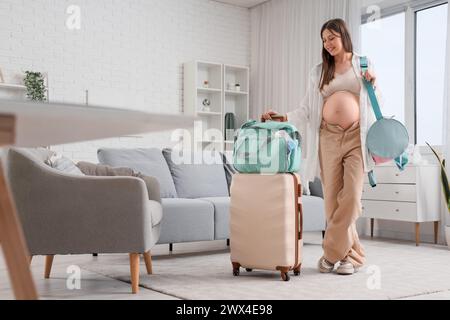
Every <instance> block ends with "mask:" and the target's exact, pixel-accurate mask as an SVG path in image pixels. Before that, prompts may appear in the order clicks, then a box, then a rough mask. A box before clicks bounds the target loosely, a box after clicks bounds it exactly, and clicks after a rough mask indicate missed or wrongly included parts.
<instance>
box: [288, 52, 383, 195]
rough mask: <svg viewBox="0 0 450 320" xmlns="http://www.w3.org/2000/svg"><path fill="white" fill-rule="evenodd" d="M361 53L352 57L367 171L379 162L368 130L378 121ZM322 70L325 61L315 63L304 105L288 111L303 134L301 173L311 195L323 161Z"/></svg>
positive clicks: (292, 120) (370, 64)
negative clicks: (368, 141)
mask: <svg viewBox="0 0 450 320" xmlns="http://www.w3.org/2000/svg"><path fill="white" fill-rule="evenodd" d="M360 57H361V56H360V55H358V54H356V53H354V54H353V58H352V65H353V69H354V70H355V72H356V75H357V77H358V79H359V81H360V83H361V92H360V127H361V150H363V152H362V156H363V161H364V172H369V171H370V170H372V169H373V167H374V166H375V162H374V161H373V159H372V157H370V156H369V152H368V149H367V148H366V136H367V131H368V130H369V128H370V127H371V126H372V124H373V123H374V122H375V121H376V117H375V114H374V112H373V109H372V105H371V103H370V99H369V96H368V94H367V90H366V88H365V86H364V84H363V79H362V76H361V66H360ZM368 63H369V70H371V71H373V65H372V62H371V61H370V60H369V59H368ZM321 73H322V63H320V64H318V65H317V66H315V67H314V68H313V69H312V70H311V72H310V81H309V87H308V90H307V93H306V95H305V97H304V98H303V100H302V102H301V104H300V107H299V108H298V109H296V110H294V111H292V112H288V114H287V117H288V121H289V122H290V123H292V124H293V125H295V126H296V127H297V129H298V130H299V132H300V135H301V137H302V143H301V148H302V163H301V166H300V172H299V173H300V176H301V178H302V184H303V186H304V188H305V191H306V193H307V194H308V195H310V194H311V193H310V190H309V182H311V181H314V179H315V177H319V178H320V165H319V133H320V125H321V122H322V107H323V97H322V94H321V93H320V91H319V81H320V76H321ZM376 95H377V97H378V102H379V103H380V107H381V102H382V101H380V96H381V95H380V94H379V89H378V88H377V93H376Z"/></svg>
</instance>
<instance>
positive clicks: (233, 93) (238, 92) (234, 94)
mask: <svg viewBox="0 0 450 320" xmlns="http://www.w3.org/2000/svg"><path fill="white" fill-rule="evenodd" d="M225 94H229V95H231V96H246V95H248V92H244V91H232V90H225Z"/></svg>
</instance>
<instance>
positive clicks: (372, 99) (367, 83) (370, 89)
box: [360, 57, 383, 120]
mask: <svg viewBox="0 0 450 320" xmlns="http://www.w3.org/2000/svg"><path fill="white" fill-rule="evenodd" d="M360 64H361V70H362V72H363V74H364V73H366V71H367V70H369V63H368V61H367V57H360ZM363 83H364V86H365V87H366V89H367V93H368V94H369V99H370V103H371V105H372V109H373V112H374V113H375V117H376V118H377V120H381V119H383V114H382V113H381V109H380V105H379V104H378V100H377V96H376V95H375V90H374V89H373V86H372V83H371V82H370V81H367V80H366V78H364V77H363Z"/></svg>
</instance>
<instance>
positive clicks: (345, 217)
mask: <svg viewBox="0 0 450 320" xmlns="http://www.w3.org/2000/svg"><path fill="white" fill-rule="evenodd" d="M319 161H320V169H321V174H320V176H321V179H322V186H323V193H324V201H325V212H326V219H327V228H326V232H325V238H324V240H323V245H322V246H323V250H324V257H325V259H326V260H328V261H329V262H331V263H336V262H338V261H340V260H343V259H344V258H347V259H348V260H349V261H350V262H351V263H352V264H353V265H354V266H355V267H361V266H362V265H363V264H364V260H365V254H364V248H363V247H362V245H361V243H360V242H359V237H358V233H357V231H356V220H357V219H358V217H359V216H360V215H361V211H362V208H361V196H362V189H363V183H364V164H363V158H362V150H361V138H360V126H359V121H357V122H355V123H353V124H352V126H351V127H349V128H348V129H346V130H344V129H343V128H341V127H340V126H339V125H332V124H329V123H327V122H325V121H324V120H322V124H321V127H320V143H319Z"/></svg>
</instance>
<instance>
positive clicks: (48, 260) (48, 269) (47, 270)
mask: <svg viewBox="0 0 450 320" xmlns="http://www.w3.org/2000/svg"><path fill="white" fill-rule="evenodd" d="M54 257H55V256H54V255H48V256H45V274H44V277H45V279H49V278H50V272H51V271H52V265H53V258H54Z"/></svg>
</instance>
